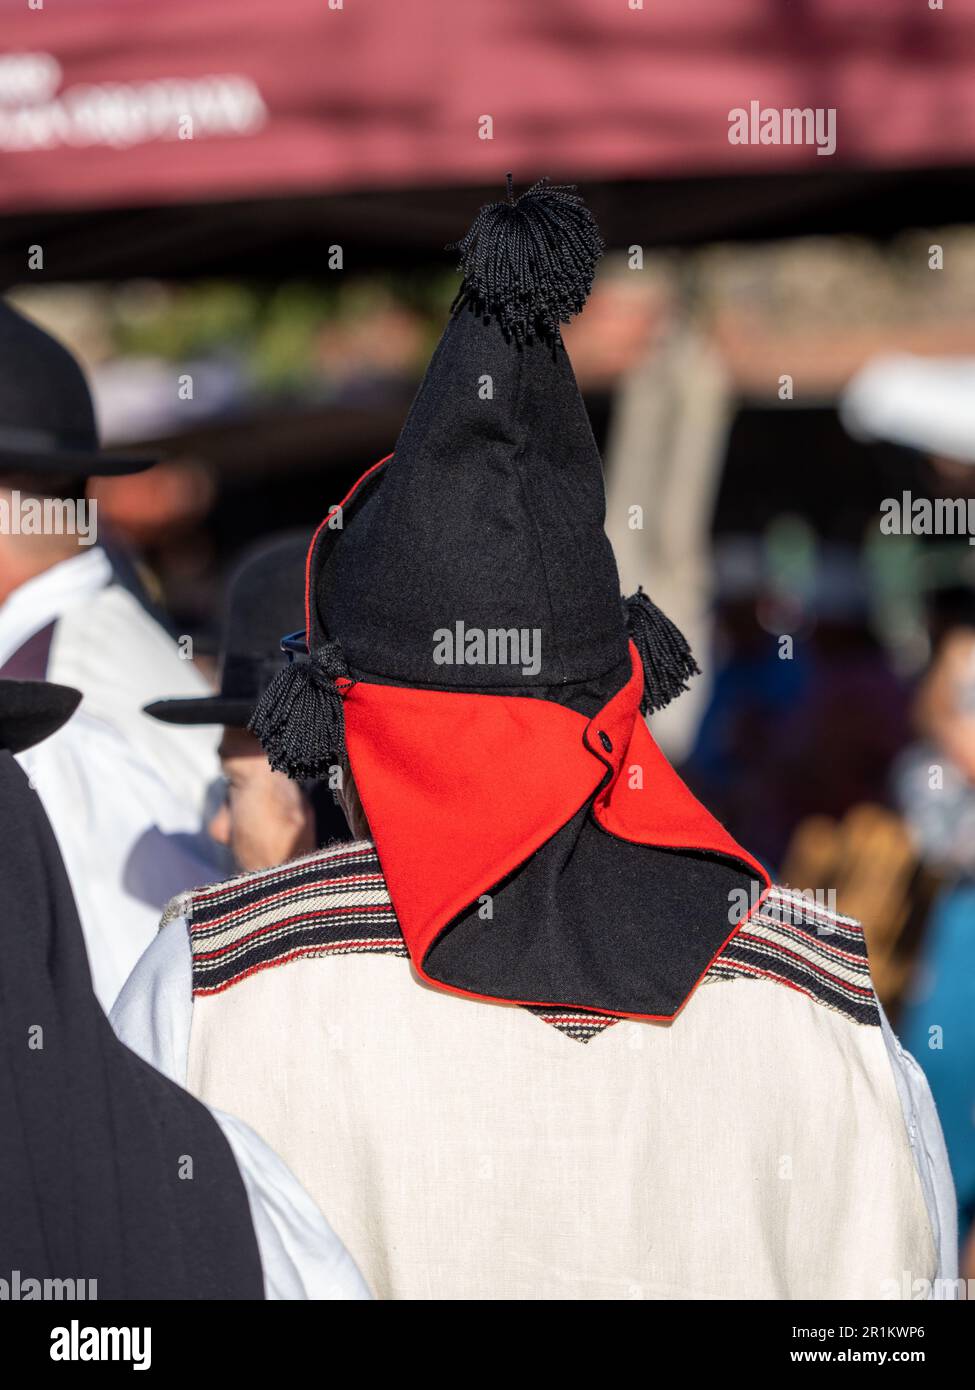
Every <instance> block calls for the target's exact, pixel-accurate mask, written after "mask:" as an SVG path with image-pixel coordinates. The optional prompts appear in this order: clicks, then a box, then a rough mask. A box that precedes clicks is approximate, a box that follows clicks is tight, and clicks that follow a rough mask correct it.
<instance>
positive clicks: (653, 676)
mask: <svg viewBox="0 0 975 1390" xmlns="http://www.w3.org/2000/svg"><path fill="white" fill-rule="evenodd" d="M623 607H624V609H625V611H626V626H627V631H628V632H629V634H630V636H631V637H632V639H633V642H634V644H635V645H636V649H637V651H638V652H639V653H640V660H641V661H642V663H643V698H642V699H641V701H640V713H641V714H654V713H655V712H656V711H657V710H661V709H663V708H664V707H665V706H666V705H669V704H670V702H671V701H672V700H676V699H677V696H678V695H680V694H682V693H683V691H685V690H687V689H688V685H687V682H688V681H689V680H690V678H691V676H699V675H700V674H701V668H700V667H699V666H698V664H697V662H696V661H695V660H694V656H693V654H692V652H691V649H690V647H689V646H688V645H687V638H686V637H685V636H684V634H683V633H682V632H681V631H680V630H679V629H678V628H677V627H676V626H675V625H674V624H673V623H672V622H671V621H670V619H669V618H668V617H667V615H666V613H662V612H661V611H660V609H659V608H658V607H657V605H656V604H655V603H652V602H651V601H650V599H648V598H647V596H646V594H645V593H644V592H643V588H642V587H641V588H639V589H637V591H636V593H635V594H631V595H630V596H629V598H626V599H624V600H623Z"/></svg>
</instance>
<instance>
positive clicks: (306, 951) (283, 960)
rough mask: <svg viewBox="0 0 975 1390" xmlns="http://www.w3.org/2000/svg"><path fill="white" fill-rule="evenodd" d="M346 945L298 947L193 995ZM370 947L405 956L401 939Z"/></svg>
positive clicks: (381, 941) (220, 989)
mask: <svg viewBox="0 0 975 1390" xmlns="http://www.w3.org/2000/svg"><path fill="white" fill-rule="evenodd" d="M345 944H346V943H345V942H343V941H335V942H332V943H326V944H325V945H321V946H298V947H296V948H295V950H293V951H289V952H288V954H287V955H286V956H275V958H274V960H261V961H258V962H257V964H256V965H251V966H248V968H247V969H246V970H242V971H241V972H240V974H239V975H234V976H233V978H232V979H230V980H225V981H224V982H223V984H220V985H214V986H213V987H212V988H207V987H205V986H200V987H199V988H197V987H196V986H194V989H193V993H194V995H196V994H222V993H223V992H224V990H225V989H229V988H230V986H231V985H236V984H239V983H240V981H241V980H246V979H247V977H248V975H256V974H257V973H258V971H260V970H270V969H272V967H274V966H275V965H286V964H287V962H288V961H289V960H298V959H299V958H300V957H301V956H313V955H325V954H326V953H327V952H329V951H337V950H341V948H342V947H343V946H344V945H345ZM369 944H370V945H371V946H397V947H401V948H402V952H403V955H404V956H405V955H406V954H407V951H406V947H405V946H404V945H403V939H402V937H399V936H396V937H390V938H389V939H388V940H386V939H383V938H378V939H377V940H376V941H371V942H370V943H369Z"/></svg>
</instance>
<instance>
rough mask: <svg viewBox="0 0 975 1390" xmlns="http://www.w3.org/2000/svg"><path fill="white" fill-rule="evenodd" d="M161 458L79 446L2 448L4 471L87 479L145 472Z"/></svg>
mask: <svg viewBox="0 0 975 1390" xmlns="http://www.w3.org/2000/svg"><path fill="white" fill-rule="evenodd" d="M158 462H159V459H158V458H156V457H155V456H153V455H150V454H102V453H97V454H92V453H87V452H85V451H83V450H79V449H58V450H54V451H52V452H49V453H32V452H31V451H30V450H27V449H3V448H0V472H4V471H6V472H10V473H36V474H37V476H38V477H39V478H43V477H44V476H45V475H46V474H49V473H74V474H79V475H81V476H82V477H85V478H111V477H118V476H121V475H124V474H126V473H144V472H145V471H146V469H148V468H152V467H153V465H154V464H156V463H158Z"/></svg>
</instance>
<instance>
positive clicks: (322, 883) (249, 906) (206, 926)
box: [192, 874, 392, 932]
mask: <svg viewBox="0 0 975 1390" xmlns="http://www.w3.org/2000/svg"><path fill="white" fill-rule="evenodd" d="M367 881H371V882H377V881H378V882H379V883H383V884H385V879H384V878H383V876H382V874H347V875H346V876H345V877H344V878H322V879H310V880H309V881H308V882H307V883H299V884H295V886H294V888H282V889H281V890H280V892H277V893H271V894H269V895H268V896H267V897H266V898H260V899H259V900H258V901H257V902H256V903H241V905H240V907H235V908H233V909H232V910H231V911H230V912H225V913H224V914H223V916H222V917H212V918H211V919H210V920H209V921H208V922H200V923H199V925H198V926H197V927H193V928H192V930H193V931H201V932H203V931H211V930H212V929H213V928H214V927H217V926H220V924H221V923H223V922H229V921H231V920H232V919H233V918H234V917H236V916H237V915H238V914H239V913H243V912H256V911H258V910H259V909H261V908H263V907H265V906H267V904H269V903H275V902H281V901H283V900H285V899H287V898H293V897H295V895H296V894H298V893H307V892H310V891H312V890H313V889H314V890H318V889H320V888H324V887H326V885H328V886H331V885H332V884H342V885H345V884H350V883H366V882H367ZM386 905H387V906H389V909H390V911H392V905H391V904H386ZM350 910H351V909H350Z"/></svg>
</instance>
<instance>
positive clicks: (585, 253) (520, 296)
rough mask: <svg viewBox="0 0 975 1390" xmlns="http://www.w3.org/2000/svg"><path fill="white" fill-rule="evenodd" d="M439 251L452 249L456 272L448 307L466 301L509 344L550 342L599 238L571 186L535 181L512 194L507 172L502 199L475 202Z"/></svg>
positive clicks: (572, 304)
mask: <svg viewBox="0 0 975 1390" xmlns="http://www.w3.org/2000/svg"><path fill="white" fill-rule="evenodd" d="M447 249H448V250H449V251H459V252H460V260H461V270H462V271H463V274H464V282H463V284H462V285H461V288H460V292H459V294H458V296H457V299H456V300H455V307H456V306H459V305H461V304H470V305H471V306H472V307H473V308H474V309H475V310H476V311H477V312H478V313H481V314H484V315H485V316H486V317H491V318H493V319H495V320H496V321H497V323H498V324H499V325H500V327H501V329H502V331H503V332H504V334H505V335H506V336H507V337H511V338H514V339H515V341H516V342H524V341H525V340H526V339H530V338H533V337H535V336H536V334H541V335H543V336H546V337H551V338H553V339H554V340H555V341H556V342H558V341H559V339H560V330H559V325H560V324H562V323H568V322H569V320H570V319H571V318H572V316H573V315H574V314H578V313H579V311H580V309H581V308H582V306H583V305H584V304H585V302H586V299H587V298H588V296H589V291H590V290H591V289H592V281H593V276H594V275H595V273H596V262H597V261H598V260H599V258H600V256H601V255H602V254H603V242H602V238H601V237H600V235H599V228H598V227H597V226H596V222H595V219H594V218H593V215H592V213H591V212H590V211H589V209H588V208H587V207H586V205H585V203H584V202H583V201H582V199H581V198H580V197H579V195H578V193H576V191H575V188H574V187H573V186H572V185H560V184H550V183H549V182H548V180H547V179H539V181H538V183H535V184H533V185H532V186H531V188H529V189H528V191H527V192H525V193H522V194H521V196H520V197H518V198H516V197H515V196H514V190H513V185H512V181H511V175H510V174H509V175H508V201H507V202H505V203H489V204H488V205H487V206H486V207H483V208H481V210H480V212H479V213H478V214H477V216H476V218H475V219H474V222H473V223H472V225H471V227H470V230H469V231H468V232H467V235H466V236H465V237H463V239H462V240H461V241H458V242H454V243H453V244H452V245H451V246H449V247H448V248H447Z"/></svg>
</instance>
